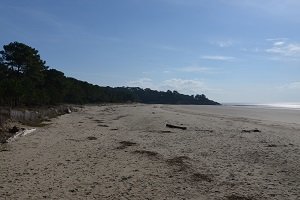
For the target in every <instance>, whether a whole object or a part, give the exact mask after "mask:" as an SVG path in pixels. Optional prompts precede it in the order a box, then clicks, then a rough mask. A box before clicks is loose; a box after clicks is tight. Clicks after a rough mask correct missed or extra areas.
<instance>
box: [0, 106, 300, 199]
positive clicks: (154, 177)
mask: <svg viewBox="0 0 300 200" xmlns="http://www.w3.org/2000/svg"><path fill="white" fill-rule="evenodd" d="M47 123H48V125H46V126H43V127H36V130H35V131H34V132H32V133H30V134H27V135H26V136H23V137H19V138H16V139H15V140H14V141H11V142H9V143H7V144H3V145H1V146H0V163H1V165H0V199H111V200H112V199H133V200H135V199H136V200H138V199H187V200H188V199H199V200H202V199H203V200H223V199H224V200H258V199H275V200H284V199H288V200H297V199H300V167H299V166H300V111H299V110H298V111H297V110H286V109H266V108H247V107H230V106H227V107H226V106H181V105H180V106H179V105H178V106H177V105H144V104H123V105H113V104H112V105H93V106H84V107H81V108H78V111H77V112H72V113H70V114H65V115H62V116H59V117H57V118H54V119H52V120H51V121H50V122H47ZM166 124H171V125H175V126H178V127H181V128H184V127H186V129H180V128H169V127H166Z"/></svg>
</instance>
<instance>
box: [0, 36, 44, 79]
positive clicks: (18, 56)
mask: <svg viewBox="0 0 300 200" xmlns="http://www.w3.org/2000/svg"><path fill="white" fill-rule="evenodd" d="M3 49H4V50H3V51H0V55H1V58H0V61H1V63H2V64H3V65H5V66H6V67H7V68H8V69H9V70H11V71H15V72H17V73H18V74H24V75H27V76H29V75H30V76H32V77H34V76H41V74H42V72H43V71H45V70H47V67H46V66H45V64H46V62H45V61H43V60H41V58H40V55H39V54H38V50H36V49H34V48H32V47H30V46H27V45H26V44H23V43H19V42H11V43H9V44H8V45H4V46H3Z"/></svg>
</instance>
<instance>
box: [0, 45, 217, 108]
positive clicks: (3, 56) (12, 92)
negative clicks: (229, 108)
mask: <svg viewBox="0 0 300 200" xmlns="http://www.w3.org/2000/svg"><path fill="white" fill-rule="evenodd" d="M3 49H4V50H2V51H0V106H1V105H6V106H12V107H13V106H20V105H27V106H35V105H50V104H51V105H53V104H60V103H74V104H85V103H102V102H111V103H127V102H140V103H158V104H197V105H200V104H208V105H216V104H218V103H216V102H214V101H211V100H209V99H207V98H206V97H205V95H203V94H202V95H196V96H195V97H194V96H189V95H183V94H180V93H178V92H177V91H173V92H172V91H170V90H168V91H167V92H162V91H156V90H151V89H149V88H147V89H141V88H138V87H133V88H132V87H117V88H112V87H100V86H98V85H93V84H90V83H88V82H84V81H80V80H77V79H74V78H70V77H65V75H64V73H63V72H60V71H58V70H55V69H48V67H47V66H45V63H46V62H45V61H43V60H41V58H40V55H39V54H38V51H37V50H36V49H34V48H31V47H29V46H27V45H25V44H22V43H19V42H13V43H10V44H8V45H4V46H3Z"/></svg>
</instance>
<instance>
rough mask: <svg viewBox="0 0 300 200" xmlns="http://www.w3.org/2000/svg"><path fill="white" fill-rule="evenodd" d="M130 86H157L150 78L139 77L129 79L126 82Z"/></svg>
mask: <svg viewBox="0 0 300 200" xmlns="http://www.w3.org/2000/svg"><path fill="white" fill-rule="evenodd" d="M128 85H129V86H130V87H141V88H151V89H154V90H156V89H158V88H157V86H156V85H155V84H154V82H153V81H152V79H150V78H140V79H138V80H135V81H130V82H129V83H128Z"/></svg>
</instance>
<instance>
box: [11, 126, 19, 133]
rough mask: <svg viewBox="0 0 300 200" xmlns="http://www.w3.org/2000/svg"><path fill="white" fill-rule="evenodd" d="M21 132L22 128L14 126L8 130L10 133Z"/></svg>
mask: <svg viewBox="0 0 300 200" xmlns="http://www.w3.org/2000/svg"><path fill="white" fill-rule="evenodd" d="M19 131H20V128H18V127H16V126H14V127H12V128H10V129H9V130H8V132H9V133H17V132H19Z"/></svg>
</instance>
